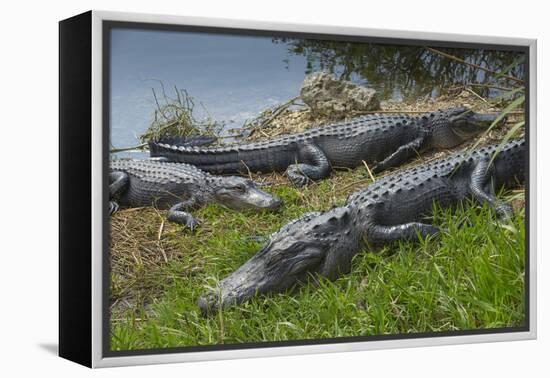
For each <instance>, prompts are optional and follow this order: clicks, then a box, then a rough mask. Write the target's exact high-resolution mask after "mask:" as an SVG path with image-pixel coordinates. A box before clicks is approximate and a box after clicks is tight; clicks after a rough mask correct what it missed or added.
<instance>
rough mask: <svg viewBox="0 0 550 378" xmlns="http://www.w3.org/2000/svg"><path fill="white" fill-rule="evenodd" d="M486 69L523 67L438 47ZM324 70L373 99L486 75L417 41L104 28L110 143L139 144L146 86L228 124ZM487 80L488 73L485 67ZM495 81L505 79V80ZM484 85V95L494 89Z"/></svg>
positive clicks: (513, 58)
mask: <svg viewBox="0 0 550 378" xmlns="http://www.w3.org/2000/svg"><path fill="white" fill-rule="evenodd" d="M445 51H446V52H449V53H452V54H453V55H456V56H459V57H461V58H463V59H464V60H466V61H468V62H471V63H475V64H479V65H481V66H483V67H487V68H490V69H493V70H497V71H499V70H502V69H504V68H506V67H509V66H510V65H512V66H513V67H512V69H511V70H510V74H511V75H514V76H517V77H520V78H521V77H523V74H524V67H523V64H514V63H521V59H522V56H521V54H518V53H514V52H502V51H483V50H465V49H447V50H445ZM320 69H322V70H326V71H329V72H332V73H334V74H335V75H336V76H338V77H341V78H343V79H349V80H352V81H354V82H357V83H360V84H364V85H370V86H371V87H374V88H375V89H377V90H378V91H379V92H380V94H381V97H382V99H394V100H401V99H407V98H414V97H417V96H425V95H431V96H435V95H437V94H438V93H439V91H440V90H441V88H444V87H445V86H448V85H450V84H453V83H463V84H466V83H487V82H488V81H489V80H491V79H492V77H491V75H488V74H486V73H485V72H484V71H482V70H478V69H474V68H472V67H469V66H467V65H464V64H461V63H458V62H454V61H450V60H448V59H445V58H442V57H441V56H439V55H437V54H433V53H430V52H429V51H427V50H425V49H423V48H421V47H410V46H409V47H406V46H389V45H375V44H357V43H341V42H322V41H315V40H303V39H272V38H269V37H251V36H237V35H223V34H208V33H189V32H167V31H144V30H130V29H114V30H113V32H112V50H111V70H112V71H111V72H112V75H111V77H112V81H111V145H112V146H113V147H116V148H121V147H128V146H135V145H137V144H139V140H138V135H139V134H141V133H142V132H143V131H145V130H146V129H147V127H148V126H149V124H150V122H151V120H152V115H153V111H154V109H155V108H156V105H155V103H154V97H153V94H152V88H154V89H155V91H156V93H157V94H159V93H161V85H160V83H161V82H162V83H163V85H164V87H165V90H166V92H167V94H168V95H173V94H174V86H176V87H178V88H180V89H185V90H187V92H188V93H189V94H190V95H191V96H192V97H194V98H195V99H196V100H198V101H200V102H201V103H202V104H204V106H205V107H206V109H207V110H208V113H206V112H205V111H204V110H202V108H201V107H200V106H198V107H197V109H198V114H197V115H198V116H199V117H204V116H208V115H209V116H211V117H212V118H213V119H215V120H218V121H222V122H225V123H227V124H228V128H232V127H238V126H240V125H242V124H243V123H244V122H245V121H246V120H247V119H251V118H253V117H255V116H256V115H257V114H258V113H259V112H260V111H262V110H264V109H265V108H267V107H269V106H273V105H276V104H279V103H282V102H285V101H287V100H288V99H290V98H292V97H294V96H296V95H298V94H299V88H300V85H301V83H302V81H303V79H304V76H305V75H306V74H307V73H310V72H313V71H316V70H320ZM493 80H494V75H493ZM501 82H502V80H500V82H499V83H498V84H500V85H504V86H509V85H511V84H513V83H510V82H504V83H503V84H501ZM498 93H499V92H498V90H495V89H487V91H486V93H485V94H484V95H489V96H490V95H494V94H498Z"/></svg>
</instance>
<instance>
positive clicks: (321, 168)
mask: <svg viewBox="0 0 550 378" xmlns="http://www.w3.org/2000/svg"><path fill="white" fill-rule="evenodd" d="M298 156H299V159H300V161H301V162H303V163H297V164H292V165H290V166H289V167H288V168H287V170H286V174H287V176H288V178H289V179H290V181H291V182H292V184H294V186H297V187H302V186H305V185H306V184H307V182H308V180H309V179H311V180H319V179H322V178H325V177H327V176H328V175H329V173H330V164H329V161H328V159H327V157H326V155H325V153H324V152H323V151H322V150H321V149H320V148H319V147H317V146H315V145H314V144H311V143H307V144H304V145H302V146H300V147H299V150H298Z"/></svg>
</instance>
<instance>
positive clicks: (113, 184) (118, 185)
mask: <svg viewBox="0 0 550 378" xmlns="http://www.w3.org/2000/svg"><path fill="white" fill-rule="evenodd" d="M129 183H130V178H129V177H128V174H126V173H125V172H110V173H109V199H110V201H109V215H113V214H114V213H116V212H117V210H118V207H119V206H118V203H117V202H116V201H114V200H113V198H114V197H116V196H118V195H119V194H120V193H122V192H124V191H125V190H126V189H127V188H128V184H129Z"/></svg>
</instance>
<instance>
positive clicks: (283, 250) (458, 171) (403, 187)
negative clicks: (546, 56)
mask: <svg viewBox="0 0 550 378" xmlns="http://www.w3.org/2000/svg"><path fill="white" fill-rule="evenodd" d="M496 149H497V147H495V146H490V147H484V148H480V149H477V150H474V151H472V152H469V151H467V150H464V151H462V152H459V153H455V154H453V155H450V156H449V157H447V158H444V159H439V160H436V161H434V162H432V163H429V164H426V165H424V166H418V167H414V168H410V169H407V170H404V171H401V172H397V173H395V174H390V175H388V176H386V177H383V178H381V179H380V180H378V181H376V182H374V183H373V184H371V185H369V186H368V187H367V188H365V189H363V190H359V191H357V192H355V193H353V194H352V195H350V196H349V197H348V200H347V202H346V205H345V206H342V207H337V208H334V209H332V210H329V211H326V212H313V213H308V214H305V215H303V216H302V217H300V218H299V219H297V220H294V221H292V222H290V223H288V224H287V225H286V226H284V227H282V228H281V229H280V230H279V231H278V232H276V233H274V234H273V235H271V237H270V238H269V241H268V242H267V243H266V244H265V246H264V247H263V248H262V249H261V250H260V251H259V252H258V253H256V254H255V255H254V256H253V257H252V258H251V259H250V260H248V261H247V262H246V263H245V264H244V265H242V266H241V267H240V268H239V269H237V270H236V271H235V272H234V273H233V274H231V275H230V276H228V277H227V278H225V279H223V280H222V281H221V282H220V285H219V289H218V290H217V291H216V292H211V293H208V294H207V295H205V296H203V297H201V298H200V299H199V301H198V304H199V307H200V308H201V310H202V312H203V313H204V314H209V313H212V312H215V311H216V310H218V309H219V308H225V307H228V306H230V305H234V304H239V303H242V302H243V301H246V300H247V299H249V298H251V297H252V296H254V295H255V294H261V293H268V292H281V291H285V290H287V289H290V288H291V287H292V286H294V285H295V284H296V283H298V282H300V281H303V280H305V279H306V278H307V277H308V275H309V274H319V275H321V276H324V277H326V278H328V279H330V280H334V279H336V278H337V277H338V276H339V275H340V274H343V273H347V272H349V271H350V268H351V261H352V258H353V256H354V255H355V254H357V253H359V252H360V251H361V250H363V249H364V248H365V246H366V245H384V244H386V243H390V242H395V241H399V240H403V241H417V240H418V238H419V237H420V238H425V237H427V236H428V235H436V234H437V233H439V232H440V229H439V228H438V227H436V226H434V225H431V224H427V223H424V221H425V219H426V217H427V216H429V215H430V214H431V212H432V209H433V205H434V203H436V204H437V205H438V206H439V207H440V208H449V207H452V206H455V205H457V204H459V203H460V202H461V201H464V200H466V199H474V200H475V201H476V202H477V203H479V204H487V205H488V206H490V207H492V208H494V209H495V210H496V214H497V215H498V216H499V217H509V216H510V215H511V208H510V207H509V205H508V204H506V203H505V202H503V201H502V200H501V199H499V198H497V197H496V196H495V191H498V190H500V189H502V188H511V187H514V186H517V185H520V184H521V183H523V182H524V175H525V165H526V156H525V155H526V149H525V142H524V140H518V141H513V142H510V143H508V144H506V145H505V146H504V147H503V149H502V151H500V153H498V155H496V157H495V158H494V160H493V161H491V159H492V157H493V154H494V153H495V151H496Z"/></svg>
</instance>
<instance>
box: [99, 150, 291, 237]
mask: <svg viewBox="0 0 550 378" xmlns="http://www.w3.org/2000/svg"><path fill="white" fill-rule="evenodd" d="M109 168H110V172H109V179H110V199H111V201H110V202H109V207H110V209H109V210H110V213H111V214H112V213H114V212H115V211H116V210H117V209H118V207H119V203H120V205H123V206H129V207H141V206H151V205H154V206H156V207H158V208H170V210H169V211H168V220H170V221H173V222H177V223H180V224H182V225H185V226H187V227H190V228H193V227H195V226H196V225H197V224H198V221H197V219H195V218H194V217H193V216H192V215H191V214H190V213H188V212H187V211H186V210H190V209H193V208H196V207H198V206H200V205H203V204H206V203H209V202H213V203H219V204H222V205H224V206H227V207H229V208H232V209H238V210H240V209H245V208H248V209H253V210H274V209H276V208H278V207H279V206H280V204H281V201H280V200H279V199H278V198H277V197H275V196H273V195H271V194H269V193H266V192H264V191H263V190H260V189H258V188H257V187H256V184H255V183H254V182H253V181H251V180H248V179H246V178H243V177H238V176H213V175H211V174H209V173H207V172H204V171H201V170H200V169H198V168H196V167H195V166H192V165H188V164H180V163H170V162H164V161H155V160H133V159H113V160H111V161H110V167H109Z"/></svg>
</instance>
